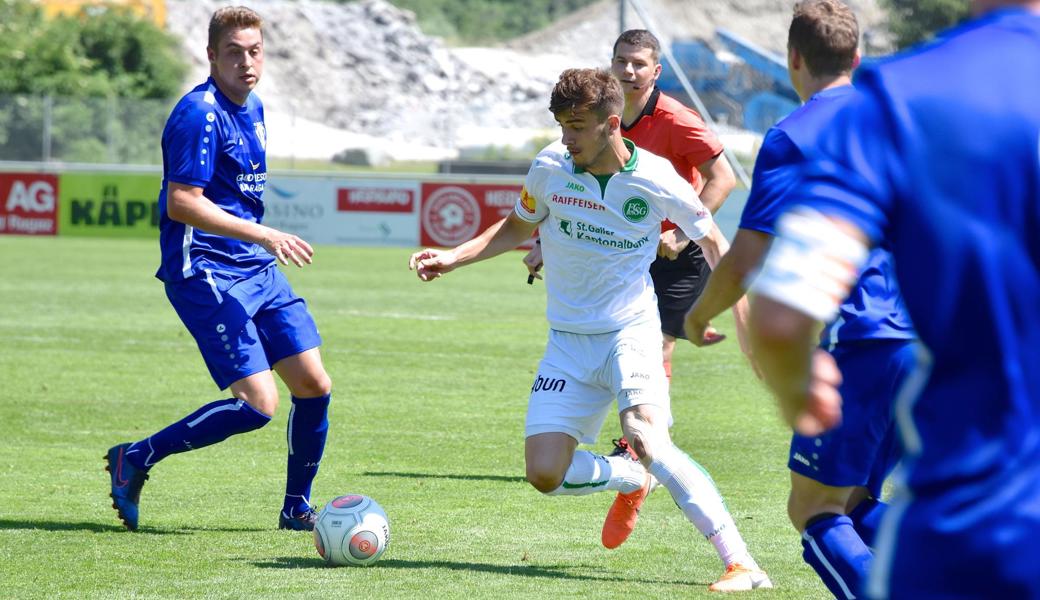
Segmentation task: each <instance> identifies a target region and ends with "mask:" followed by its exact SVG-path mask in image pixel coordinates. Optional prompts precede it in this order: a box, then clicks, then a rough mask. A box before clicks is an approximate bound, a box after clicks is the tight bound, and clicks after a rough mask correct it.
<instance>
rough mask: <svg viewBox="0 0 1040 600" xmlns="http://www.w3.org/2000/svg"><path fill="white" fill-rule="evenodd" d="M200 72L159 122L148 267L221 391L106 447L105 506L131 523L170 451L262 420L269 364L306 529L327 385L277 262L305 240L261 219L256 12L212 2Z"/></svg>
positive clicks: (259, 27) (294, 514)
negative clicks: (288, 402)
mask: <svg viewBox="0 0 1040 600" xmlns="http://www.w3.org/2000/svg"><path fill="white" fill-rule="evenodd" d="M207 53H208V55H209V61H210V77H209V79H208V80H207V81H206V82H205V83H203V84H201V85H199V86H198V87H196V88H195V89H194V90H192V91H191V92H189V93H188V94H187V95H186V96H184V98H182V99H181V101H180V102H179V103H178V104H177V106H176V107H174V109H173V112H172V113H171V115H170V118H169V120H168V121H167V122H166V128H165V130H164V131H163V138H162V148H163V188H162V191H161V192H160V194H159V209H160V211H161V213H162V217H161V221H160V224H159V230H160V233H159V241H160V246H161V250H162V264H161V265H160V267H159V271H158V273H157V274H156V277H158V278H159V279H161V280H162V281H163V282H164V283H165V285H166V295H167V297H168V298H169V300H170V303H171V304H172V305H173V308H174V310H175V311H176V312H177V315H178V316H180V318H181V320H182V321H183V322H184V325H185V326H186V327H187V328H188V330H189V331H190V332H191V334H192V336H193V337H194V338H195V341H196V342H197V343H198V346H199V350H200V351H201V352H202V356H203V359H204V360H205V362H206V366H207V367H208V368H209V372H210V375H211V376H212V377H213V380H214V382H216V384H217V386H218V387H219V388H220V389H222V390H223V389H227V388H230V390H231V397H230V398H227V399H224V400H218V401H216V402H211V403H209V404H206V405H204V406H202V407H201V408H199V409H198V410H196V411H195V412H193V413H191V414H189V415H188V416H186V417H184V418H183V419H181V420H179V421H177V422H175V423H173V424H172V425H170V426H168V427H166V428H165V429H162V430H161V431H159V432H158V433H155V434H154V435H152V436H149V437H147V438H145V439H143V440H139V441H136V442H133V443H125V444H119V445H117V446H115V447H113V448H111V449H110V450H109V451H108V454H107V457H106V460H107V462H108V466H107V469H108V470H109V471H110V473H111V483H112V492H111V496H112V504H113V507H114V508H115V509H116V511H117V512H118V514H119V518H120V519H121V520H122V521H123V524H124V525H126V527H127V528H128V529H130V530H134V529H137V524H138V502H139V498H140V493H141V487H142V486H143V485H144V482H145V480H146V479H148V472H149V470H150V469H151V468H152V467H153V466H155V464H156V463H157V462H159V461H160V460H162V459H163V458H166V457H167V456H169V455H171V454H175V453H178V452H186V451H188V450H197V449H199V448H202V447H205V446H209V445H211V444H215V443H217V442H220V441H222V440H224V439H226V438H228V437H229V436H232V435H235V434H238V433H245V432H247V431H252V430H254V429H259V428H260V427H263V426H264V425H266V424H267V423H268V422H269V421H270V420H271V416H272V415H273V414H274V411H275V408H276V407H277V405H278V390H277V388H276V387H275V380H274V376H273V375H272V372H271V370H272V369H274V371H277V372H278V375H279V376H280V377H281V378H282V380H283V381H284V382H285V384H286V386H287V387H288V388H289V391H290V392H291V393H292V405H293V406H292V410H291V411H290V413H289V426H288V434H287V437H288V443H289V460H288V469H287V481H286V487H285V501H284V504H283V506H282V510H281V513H280V514H279V520H278V525H279V528H282V529H295V530H303V529H306V530H309V529H313V528H314V520H315V518H316V512H315V509H314V508H313V507H312V506H311V505H310V490H311V482H312V481H313V480H314V477H315V475H316V474H317V472H318V465H319V463H320V462H321V456H322V453H323V451H324V448H325V437H326V431H327V429H328V419H327V413H328V405H329V399H330V391H331V387H332V383H331V381H330V379H329V376H328V375H327V374H326V372H325V367H324V366H323V365H322V361H321V356H320V354H319V351H318V347H319V346H320V345H321V337H320V336H319V335H318V330H317V328H316V326H315V324H314V319H312V318H311V315H310V313H309V312H308V310H307V305H306V303H305V302H304V301H303V299H302V298H300V297H299V296H296V295H295V294H294V293H293V291H292V289H291V288H290V287H289V283H288V282H287V281H286V279H285V276H283V275H282V274H281V272H280V271H279V270H278V268H277V265H276V264H275V261H276V260H277V261H279V262H281V263H282V264H285V265H288V264H289V263H290V262H292V263H294V264H295V265H297V266H301V267H302V266H303V265H305V264H309V263H310V262H311V257H312V255H313V250H312V249H311V247H310V246H309V245H308V244H307V243H306V242H305V241H303V240H301V239H300V238H298V237H296V236H294V235H290V234H287V233H283V232H281V231H277V230H275V229H271V228H270V227H265V226H264V225H261V224H260V222H261V220H262V218H263V215H264V204H263V200H262V194H263V191H264V184H265V182H266V180H267V163H266V158H265V156H266V154H265V152H266V146H267V134H266V130H265V128H264V109H263V106H262V105H261V103H260V100H259V98H257V97H256V95H255V94H253V93H252V90H253V88H254V87H256V84H257V81H259V79H260V75H261V73H262V71H263V65H264V43H263V22H262V20H261V18H260V16H259V15H257V14H256V13H255V12H253V11H252V10H250V9H248V8H244V7H236V8H231V7H228V8H222V9H220V10H218V11H216V12H215V13H214V14H213V17H212V19H211V20H210V24H209V44H208V47H207Z"/></svg>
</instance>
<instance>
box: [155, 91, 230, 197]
mask: <svg viewBox="0 0 1040 600" xmlns="http://www.w3.org/2000/svg"><path fill="white" fill-rule="evenodd" d="M215 108H216V107H215V106H214V105H212V104H209V103H208V102H206V101H205V100H203V101H195V102H185V103H184V104H183V105H182V106H181V107H180V109H179V110H178V111H177V114H176V116H175V118H174V120H173V122H172V123H170V126H169V127H168V128H167V130H166V136H165V139H164V140H163V144H164V146H165V150H166V157H167V173H166V178H167V179H168V180H169V181H175V182H177V183H183V184H185V185H194V186H198V187H203V188H204V187H206V185H207V184H208V183H209V182H210V180H211V179H213V170H214V167H215V166H216V165H215V163H216V158H217V149H218V148H219V137H220V131H219V124H218V119H217V115H216V110H215Z"/></svg>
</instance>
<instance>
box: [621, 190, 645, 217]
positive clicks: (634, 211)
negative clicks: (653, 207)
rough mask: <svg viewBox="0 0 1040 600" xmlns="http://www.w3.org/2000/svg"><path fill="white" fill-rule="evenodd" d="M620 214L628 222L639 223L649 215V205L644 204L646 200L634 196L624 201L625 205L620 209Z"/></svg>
mask: <svg viewBox="0 0 1040 600" xmlns="http://www.w3.org/2000/svg"><path fill="white" fill-rule="evenodd" d="M621 213H622V214H623V215H624V216H625V219H627V220H628V221H631V222H632V223H639V222H640V221H642V220H644V219H646V216H647V215H649V214H650V205H649V204H647V203H646V200H644V199H642V198H640V197H638V196H634V197H632V198H629V199H628V200H625V204H624V205H622V207H621Z"/></svg>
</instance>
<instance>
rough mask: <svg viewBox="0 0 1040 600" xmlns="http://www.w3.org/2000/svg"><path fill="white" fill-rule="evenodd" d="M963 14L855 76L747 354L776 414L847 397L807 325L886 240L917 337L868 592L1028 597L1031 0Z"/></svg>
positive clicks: (1033, 285)
mask: <svg viewBox="0 0 1040 600" xmlns="http://www.w3.org/2000/svg"><path fill="white" fill-rule="evenodd" d="M973 10H974V12H975V14H976V18H974V19H973V20H971V21H969V22H967V23H965V24H963V25H961V26H959V27H957V28H955V29H952V30H950V31H948V32H946V33H944V34H942V35H940V36H939V37H938V38H937V39H936V40H935V41H933V42H931V43H928V44H925V45H923V46H921V47H919V48H916V49H914V50H912V51H910V52H908V53H905V54H902V55H899V56H897V57H895V58H893V59H890V60H886V61H884V62H882V63H880V64H877V65H873V66H870V67H867V68H863V69H861V71H860V73H859V76H858V78H857V81H856V86H857V92H856V94H855V97H854V98H853V99H852V100H851V101H850V102H849V105H848V106H847V107H846V108H845V109H843V110H842V111H840V112H839V113H838V115H837V116H836V117H835V119H834V125H833V127H829V128H828V132H827V133H826V134H825V136H824V139H823V141H822V144H821V146H822V150H823V152H822V153H821V154H820V155H819V156H818V157H817V158H816V159H815V160H813V161H812V162H811V163H810V165H809V166H808V168H807V169H806V179H805V180H804V181H803V182H801V183H799V184H798V186H797V189H796V190H794V191H793V192H792V195H793V196H794V197H795V198H796V200H795V202H794V203H793V205H792V208H790V209H789V210H788V212H786V213H785V214H784V215H783V216H781V218H780V220H779V222H778V223H779V224H778V228H777V232H778V237H777V239H776V240H775V241H774V243H773V247H772V249H771V250H770V253H769V255H768V257H767V258H766V262H765V265H764V267H763V270H762V273H761V274H760V276H759V278H758V279H757V280H756V281H755V283H754V284H753V286H752V292H753V295H752V320H753V324H752V329H751V333H752V343H753V349H754V352H755V357H756V360H757V361H758V364H759V366H760V367H761V369H762V372H763V374H764V376H765V379H766V381H767V383H768V384H769V386H770V387H771V388H772V389H773V390H774V392H775V393H776V395H777V397H778V400H779V402H780V406H781V409H782V413H783V414H784V416H785V418H786V419H787V420H788V421H789V422H790V423H791V424H793V425H795V426H796V427H797V428H799V429H800V430H801V431H803V432H815V431H819V430H821V429H825V428H828V427H832V426H834V425H835V423H837V422H838V421H839V420H840V419H841V416H842V410H843V406H842V404H841V397H840V395H839V393H838V389H837V388H836V384H837V373H836V372H835V370H834V369H833V366H834V365H833V363H831V362H828V361H827V360H826V356H823V355H816V356H813V355H811V354H810V352H809V351H808V348H809V345H810V344H809V340H810V339H811V336H812V332H813V330H814V328H815V324H816V322H817V321H820V320H824V321H826V320H829V319H830V318H832V316H833V315H835V314H836V311H837V307H838V304H839V302H840V299H841V298H843V297H844V296H845V294H846V292H847V290H848V289H849V286H850V285H851V284H852V283H853V282H854V280H855V273H856V271H857V269H858V267H859V265H861V264H863V263H864V261H865V260H867V257H868V256H869V255H868V251H867V249H868V248H869V247H870V246H874V245H877V244H879V243H881V242H885V243H887V244H888V245H889V246H890V247H891V250H892V254H893V257H894V261H895V268H896V275H897V279H898V281H899V285H900V288H901V290H902V293H903V297H904V299H905V302H906V307H907V310H908V312H909V313H910V316H911V318H912V319H913V322H914V326H915V328H916V330H917V333H918V335H919V336H920V338H921V341H922V342H923V348H922V351H921V353H920V356H919V362H918V368H917V370H915V372H914V373H913V374H911V375H910V377H909V378H908V381H907V385H906V386H905V388H904V390H903V391H901V392H900V394H899V396H898V399H897V402H896V406H895V416H896V423H897V427H898V431H899V435H900V438H901V440H902V443H903V445H904V447H905V456H904V467H902V468H899V469H897V471H896V473H897V474H898V476H897V477H896V481H897V491H896V495H895V496H894V498H893V501H892V507H891V508H890V509H889V511H888V512H887V514H886V515H885V517H884V519H883V521H882V524H881V530H880V532H879V534H878V541H877V548H878V550H877V557H876V558H875V560H874V564H873V567H872V570H871V573H870V575H869V580H868V585H867V593H868V596H871V597H874V598H893V599H899V598H908V599H910V598H912V599H915V600H918V599H922V598H1016V599H1027V598H1029V599H1036V598H1040V546H1038V545H1037V541H1036V540H1037V539H1040V358H1038V357H1040V233H1038V232H1040V2H1038V1H1036V0H1032V1H1029V2H1009V1H1003V2H1001V1H994V0H990V1H980V0H976V1H975V2H973ZM1012 67H1013V68H1012ZM846 418H847V417H846Z"/></svg>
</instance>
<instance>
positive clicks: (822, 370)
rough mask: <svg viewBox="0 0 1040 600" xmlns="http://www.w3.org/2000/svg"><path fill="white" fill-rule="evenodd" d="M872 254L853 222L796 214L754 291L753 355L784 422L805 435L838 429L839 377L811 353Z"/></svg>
mask: <svg viewBox="0 0 1040 600" xmlns="http://www.w3.org/2000/svg"><path fill="white" fill-rule="evenodd" d="M867 250H868V241H867V238H866V236H865V235H864V233H863V232H862V231H860V230H859V229H858V228H857V227H856V226H854V225H852V224H851V223H849V222H848V221H845V220H842V219H835V218H830V217H826V216H824V215H821V214H820V213H818V212H815V211H812V210H806V209H802V208H795V209H794V210H792V211H790V212H788V213H787V214H785V215H784V216H782V217H781V218H780V221H779V222H778V225H777V238H776V240H775V241H774V242H773V246H772V248H771V249H770V252H769V254H768V255H767V257H766V261H765V263H764V265H763V267H762V272H761V274H760V275H759V277H758V279H756V281H755V283H754V285H753V286H752V292H753V293H752V296H751V314H750V324H751V330H750V331H751V348H752V352H754V355H755V359H756V362H757V365H758V367H759V368H760V369H761V373H762V378H763V379H764V380H765V382H766V385H768V386H769V388H770V389H771V390H772V391H773V393H774V394H775V395H776V397H777V400H778V401H779V403H780V410H781V412H782V413H783V415H784V419H785V420H786V421H787V422H788V423H789V424H790V425H791V426H792V427H794V428H795V430H796V431H798V432H799V433H801V434H802V435H808V436H815V435H819V434H820V433H821V432H823V431H826V430H828V429H830V428H832V427H834V426H836V425H837V424H838V423H839V422H841V396H840V395H839V394H838V391H837V388H838V385H839V384H840V383H841V376H840V374H839V375H837V376H835V373H837V367H836V366H835V365H834V360H833V358H823V357H820V356H814V352H813V348H814V346H815V344H816V340H817V337H818V335H819V330H820V325H821V323H822V322H825V321H830V320H831V319H832V318H833V317H834V315H835V313H836V312H837V310H838V306H839V305H840V304H841V302H842V301H843V300H844V299H845V298H846V296H847V295H848V292H849V290H850V289H851V287H852V285H853V284H855V282H856V281H857V279H858V276H859V270H860V267H861V265H862V264H863V262H864V261H865V260H866V257H867ZM799 348H801V349H804V350H803V351H798V350H797V349H799ZM792 349H794V350H792ZM815 354H820V352H816V353H815ZM824 354H825V353H824Z"/></svg>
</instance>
